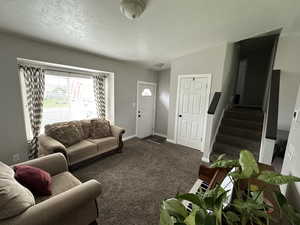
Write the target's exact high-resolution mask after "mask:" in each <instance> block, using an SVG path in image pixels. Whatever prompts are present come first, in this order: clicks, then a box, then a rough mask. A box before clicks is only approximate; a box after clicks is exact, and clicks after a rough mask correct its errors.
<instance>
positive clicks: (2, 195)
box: [0, 162, 35, 220]
mask: <svg viewBox="0 0 300 225" xmlns="http://www.w3.org/2000/svg"><path fill="white" fill-rule="evenodd" d="M34 204H35V200H34V197H33V195H32V193H31V192H30V191H29V190H28V189H27V188H25V187H23V186H22V185H21V184H19V183H18V182H17V181H16V180H15V178H14V171H13V170H12V169H11V168H10V167H9V166H7V165H5V164H4V163H1V162H0V220H4V219H8V218H11V217H14V216H17V215H19V214H21V213H22V212H24V211H25V210H26V209H28V208H29V207H31V206H33V205H34Z"/></svg>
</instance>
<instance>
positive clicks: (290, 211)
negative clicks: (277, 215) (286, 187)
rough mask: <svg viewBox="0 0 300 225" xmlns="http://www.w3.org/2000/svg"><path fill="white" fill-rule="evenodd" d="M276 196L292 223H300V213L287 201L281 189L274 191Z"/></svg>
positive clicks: (283, 211) (296, 224)
mask: <svg viewBox="0 0 300 225" xmlns="http://www.w3.org/2000/svg"><path fill="white" fill-rule="evenodd" d="M274 197H275V199H276V201H277V203H278V205H279V206H280V210H281V212H282V213H284V215H285V216H286V217H287V218H288V220H289V221H290V223H291V224H293V225H298V224H300V213H299V212H297V211H296V210H295V209H294V208H293V207H292V206H291V205H290V204H289V203H288V201H287V199H286V198H285V196H284V195H283V194H281V193H280V192H279V191H276V192H274Z"/></svg>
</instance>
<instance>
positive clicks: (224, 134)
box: [217, 133, 260, 144]
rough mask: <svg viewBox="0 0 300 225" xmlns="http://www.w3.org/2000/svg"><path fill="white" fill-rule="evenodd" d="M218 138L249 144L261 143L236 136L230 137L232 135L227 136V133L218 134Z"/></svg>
mask: <svg viewBox="0 0 300 225" xmlns="http://www.w3.org/2000/svg"><path fill="white" fill-rule="evenodd" d="M218 136H221V137H225V138H229V139H236V140H239V141H245V142H249V143H255V144H260V141H255V140H251V139H248V138H244V137H239V136H235V135H230V134H226V133H223V134H218V135H217V137H218Z"/></svg>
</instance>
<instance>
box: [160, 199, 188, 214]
mask: <svg viewBox="0 0 300 225" xmlns="http://www.w3.org/2000/svg"><path fill="white" fill-rule="evenodd" d="M163 204H164V208H165V209H166V210H167V211H168V212H169V213H170V214H171V215H173V214H178V215H180V216H182V217H184V218H185V217H187V216H188V212H187V211H186V208H185V207H184V205H183V204H182V203H181V201H179V200H178V199H175V198H171V199H168V200H166V201H164V202H163Z"/></svg>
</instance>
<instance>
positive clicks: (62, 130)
mask: <svg viewBox="0 0 300 225" xmlns="http://www.w3.org/2000/svg"><path fill="white" fill-rule="evenodd" d="M48 136H50V137H52V138H54V139H55V140H57V141H59V142H61V143H62V144H63V145H64V146H66V147H69V146H71V145H73V144H76V143H78V142H80V141H81V134H80V131H79V130H78V128H77V127H76V126H75V125H74V124H73V123H70V124H65V125H61V126H53V127H51V128H50V129H49V130H48Z"/></svg>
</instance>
